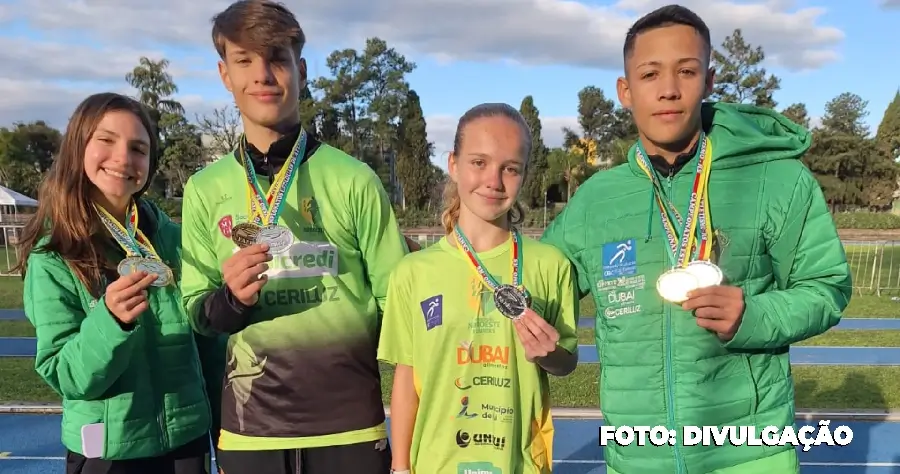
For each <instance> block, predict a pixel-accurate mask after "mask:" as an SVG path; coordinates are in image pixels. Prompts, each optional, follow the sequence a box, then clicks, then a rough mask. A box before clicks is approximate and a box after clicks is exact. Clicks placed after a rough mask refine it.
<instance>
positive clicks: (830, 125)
mask: <svg viewBox="0 0 900 474" xmlns="http://www.w3.org/2000/svg"><path fill="white" fill-rule="evenodd" d="M868 107H869V101H867V100H863V98H862V97H860V96H858V95H856V94H853V93H851V92H844V93H842V94H840V95H838V96H837V97H835V98H834V99H831V100H830V101H829V102H828V103H827V104H825V116H824V117H822V127H823V128H825V129H826V130H828V131H829V132H830V133H842V134H846V135H853V136H857V137H866V136H867V135H868V134H869V126H868V125H866V122H865V118H866V117H868V116H869V112H868V111H867V110H866V109H867V108H868Z"/></svg>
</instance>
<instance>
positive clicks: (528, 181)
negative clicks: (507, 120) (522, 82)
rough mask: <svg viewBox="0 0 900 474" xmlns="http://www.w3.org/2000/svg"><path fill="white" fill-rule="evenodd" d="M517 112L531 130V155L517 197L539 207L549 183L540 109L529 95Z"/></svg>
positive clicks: (527, 203) (529, 205) (528, 204)
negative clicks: (523, 181)
mask: <svg viewBox="0 0 900 474" xmlns="http://www.w3.org/2000/svg"><path fill="white" fill-rule="evenodd" d="M519 112H520V113H521V114H522V116H523V117H524V118H525V122H526V123H527V124H528V128H529V129H530V130H531V156H529V157H528V172H527V173H528V174H526V175H525V183H524V184H523V185H522V190H521V191H520V192H519V199H520V200H521V201H522V202H523V203H524V204H525V205H526V206H528V207H540V206H543V205H544V193H545V192H546V191H547V186H549V184H550V183H549V182H548V181H549V179H548V178H549V176H548V175H547V169H548V166H547V147H546V146H544V140H543V138H542V137H541V117H540V111H538V108H537V107H535V105H534V98H533V97H531V96H530V95H529V96H526V97H525V98H524V99H522V105H521V106H520V107H519Z"/></svg>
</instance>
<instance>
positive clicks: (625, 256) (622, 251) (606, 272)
mask: <svg viewBox="0 0 900 474" xmlns="http://www.w3.org/2000/svg"><path fill="white" fill-rule="evenodd" d="M602 254H603V278H614V277H621V276H628V275H634V274H635V273H637V247H636V244H635V242H634V239H628V240H623V241H621V242H610V243H607V244H603V251H602Z"/></svg>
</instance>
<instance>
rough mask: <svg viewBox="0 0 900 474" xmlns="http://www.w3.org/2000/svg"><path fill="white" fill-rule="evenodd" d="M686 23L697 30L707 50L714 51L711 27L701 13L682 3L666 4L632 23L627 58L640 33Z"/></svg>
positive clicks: (628, 35)
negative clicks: (710, 32) (710, 34)
mask: <svg viewBox="0 0 900 474" xmlns="http://www.w3.org/2000/svg"><path fill="white" fill-rule="evenodd" d="M672 25H685V26H690V27H691V28H693V29H695V30H697V34H699V35H700V36H701V37H702V38H703V42H704V43H705V44H706V50H707V52H712V42H711V40H710V39H709V27H707V26H706V23H705V22H704V21H703V20H702V19H701V18H700V16H699V15H697V14H696V13H694V12H693V11H691V10H689V9H687V8H685V7H683V6H681V5H666V6H664V7H660V8H658V9H656V10H653V11H652V12H650V13H648V14H646V15H644V16H643V17H641V18H640V19H638V21H636V22H634V24H633V25H631V28H630V29H629V30H628V33H627V34H626V35H625V47H624V48H623V51H622V54H623V56H624V57H625V59H628V56H629V55H630V54H631V53H632V51H634V42H635V40H636V39H637V37H638V35H640V34H641V33H644V32H646V31H649V30H653V29H656V28H662V27H664V26H672Z"/></svg>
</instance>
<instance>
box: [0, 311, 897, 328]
mask: <svg viewBox="0 0 900 474" xmlns="http://www.w3.org/2000/svg"><path fill="white" fill-rule="evenodd" d="M898 314H900V308H898ZM25 320H26V319H25V312H24V311H22V310H21V309H0V321H25ZM578 326H579V327H583V328H590V327H594V320H593V319H591V318H581V319H579V320H578ZM834 329H861V330H869V331H876V330H900V315H898V317H896V318H853V317H844V318H843V319H842V320H841V322H840V323H838V325H837V326H836V327H835V328H834ZM834 329H832V330H834Z"/></svg>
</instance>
